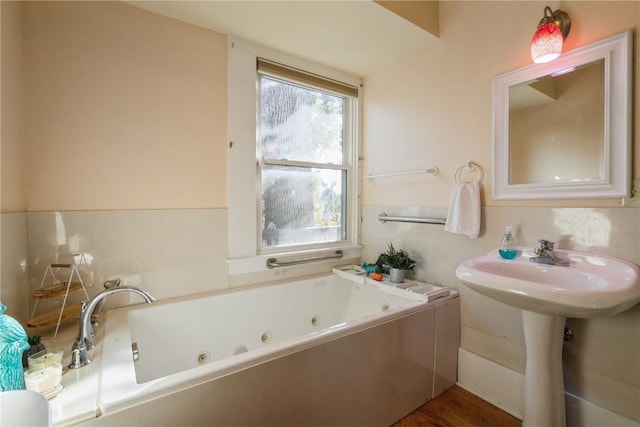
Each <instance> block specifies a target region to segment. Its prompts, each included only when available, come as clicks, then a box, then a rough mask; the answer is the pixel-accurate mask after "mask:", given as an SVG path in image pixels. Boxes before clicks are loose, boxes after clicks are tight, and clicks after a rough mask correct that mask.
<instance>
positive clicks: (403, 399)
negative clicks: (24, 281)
mask: <svg viewBox="0 0 640 427" xmlns="http://www.w3.org/2000/svg"><path fill="white" fill-rule="evenodd" d="M429 299H430V298H429V296H428V295H426V294H423V293H416V292H410V291H407V290H403V289H398V288H394V287H392V286H389V285H385V284H379V283H377V282H373V281H371V280H370V279H365V278H364V277H363V276H360V275H357V274H355V273H354V274H344V272H342V273H341V274H335V273H332V274H327V275H323V276H318V277H312V278H309V279H305V280H298V281H295V282H289V283H280V284H275V285H269V286H261V287H254V288H251V289H244V288H243V289H242V290H236V291H227V292H222V293H216V294H211V295H206V296H199V297H197V298H188V299H181V300H174V301H168V302H160V303H154V304H144V305H140V306H135V307H131V308H122V309H116V310H110V311H109V312H108V313H107V318H106V323H105V331H104V340H103V343H102V355H101V367H100V369H101V376H100V386H99V393H98V417H97V418H96V419H95V421H92V423H91V425H123V424H129V425H153V426H160V425H182V426H184V425H224V426H228V425H233V426H235V425H260V426H269V425H278V426H287V425H296V426H302V425H331V426H336V425H349V426H357V425H367V426H371V425H380V426H387V425H390V424H392V423H393V422H395V421H396V420H398V419H399V418H401V417H403V416H404V415H406V414H408V413H409V412H411V411H412V410H414V409H416V408H417V407H419V406H420V405H422V404H423V403H424V402H426V401H428V400H429V399H431V398H432V397H433V396H434V395H435V394H438V393H439V392H441V391H442V390H444V389H446V388H448V387H450V386H451V385H453V384H454V383H455V380H456V360H457V356H456V354H457V348H458V343H459V333H460V332H459V329H460V314H459V304H458V298H457V294H456V292H455V291H451V292H450V295H448V296H445V297H442V298H439V299H436V300H435V301H429ZM134 353H135V356H134ZM134 358H135V359H136V360H135V361H134Z"/></svg>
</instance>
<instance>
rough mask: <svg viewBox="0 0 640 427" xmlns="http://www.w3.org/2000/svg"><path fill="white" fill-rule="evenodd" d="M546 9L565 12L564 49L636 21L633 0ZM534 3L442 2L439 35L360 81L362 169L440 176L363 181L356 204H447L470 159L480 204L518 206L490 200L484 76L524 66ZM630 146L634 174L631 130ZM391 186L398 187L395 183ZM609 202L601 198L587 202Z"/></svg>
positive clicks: (638, 7) (637, 155)
mask: <svg viewBox="0 0 640 427" xmlns="http://www.w3.org/2000/svg"><path fill="white" fill-rule="evenodd" d="M549 6H551V7H552V8H558V7H560V6H561V8H562V9H563V10H565V11H567V12H568V13H569V14H570V15H571V18H572V20H573V26H572V29H571V33H570V34H569V37H568V39H567V42H566V44H565V49H567V50H569V49H573V48H576V47H580V46H584V45H585V44H588V43H591V42H594V41H597V40H599V39H602V38H605V37H608V36H611V35H615V34H618V33H621V32H623V31H626V30H630V29H636V30H637V28H638V26H639V24H638V22H639V21H640V3H639V2H551V3H549ZM543 9H544V5H541V4H540V3H539V2H448V1H447V2H441V3H440V39H439V40H438V41H437V42H436V43H434V44H433V45H432V47H430V48H428V49H426V50H425V51H424V52H422V53H421V54H420V55H416V56H415V57H412V58H409V59H407V61H405V62H403V63H401V64H398V65H397V66H394V67H390V68H389V69H388V70H386V71H385V72H383V73H378V74H377V75H375V76H373V77H371V78H369V79H367V80H366V82H365V83H366V85H365V109H366V111H365V118H366V120H367V123H365V126H364V146H365V155H364V157H365V161H364V164H363V173H364V175H368V174H377V173H383V172H396V171H403V170H417V169H425V168H426V167H431V166H438V167H439V168H440V171H441V173H440V175H439V176H437V177H433V178H428V179H427V178H424V177H421V178H415V179H407V180H403V181H402V182H400V181H398V180H386V181H382V180H377V181H367V182H365V183H364V195H363V197H364V199H363V200H364V203H365V204H388V203H399V204H403V203H404V204H407V203H411V204H418V205H422V204H425V205H430V204H447V203H448V202H449V197H450V194H451V189H452V186H453V182H454V178H453V177H454V173H455V171H456V169H457V168H458V167H459V166H461V165H462V164H464V163H465V162H467V161H469V160H473V161H474V162H476V163H478V164H480V165H481V166H482V167H483V169H484V170H485V171H486V172H487V174H486V176H485V180H484V183H483V184H484V190H485V196H486V197H485V199H484V204H486V205H488V206H490V205H498V204H502V205H505V204H510V205H514V204H517V203H516V202H502V203H499V202H497V201H493V200H492V199H491V197H490V196H491V192H492V186H491V180H492V176H491V167H492V125H491V123H492V115H491V114H492V109H491V108H492V107H491V106H492V86H491V84H492V83H491V79H492V78H493V76H495V75H498V74H501V73H504V72H506V71H509V70H513V69H516V68H519V67H521V66H524V65H528V64H530V63H531V58H530V54H529V46H530V44H529V43H530V40H531V36H532V35H533V31H534V30H535V26H536V24H537V22H538V20H539V19H540V18H541V17H542V12H543ZM634 52H635V57H636V58H637V57H640V43H637V41H636V43H635V46H634ZM633 77H634V81H635V82H638V81H640V67H635V74H634V76H633ZM635 87H636V90H635V92H634V100H635V104H634V105H636V106H637V105H640V91H639V90H638V89H637V88H638V85H637V84H636V86H635ZM639 110H640V109H638V108H635V111H634V112H633V117H634V120H633V121H634V123H633V126H634V128H635V129H638V128H639V126H640V111H639ZM633 146H634V165H635V166H634V174H635V177H640V172H639V171H640V143H639V142H638V138H637V134H636V135H634V138H633ZM391 152H393V153H394V155H393V156H391V155H390V153H391ZM399 183H400V184H401V188H400V189H396V186H397V185H398V184H399ZM612 203H615V202H611V201H604V202H603V201H600V202H596V204H595V205H596V206H603V205H605V206H607V205H609V206H610V205H612ZM527 204H529V205H534V204H537V205H539V204H540V203H527ZM542 205H547V206H548V205H550V203H549V202H543V203H542ZM556 205H557V203H556ZM560 205H577V206H582V205H584V203H582V202H578V203H576V202H562V203H560Z"/></svg>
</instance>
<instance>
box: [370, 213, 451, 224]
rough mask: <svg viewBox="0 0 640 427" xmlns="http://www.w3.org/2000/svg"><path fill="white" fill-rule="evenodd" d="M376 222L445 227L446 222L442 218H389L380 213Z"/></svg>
mask: <svg viewBox="0 0 640 427" xmlns="http://www.w3.org/2000/svg"><path fill="white" fill-rule="evenodd" d="M378 221H380V222H387V221H392V222H415V223H419V224H440V225H445V224H446V223H447V220H446V219H444V218H422V217H416V216H390V215H387V214H386V213H384V212H382V213H381V214H380V215H378Z"/></svg>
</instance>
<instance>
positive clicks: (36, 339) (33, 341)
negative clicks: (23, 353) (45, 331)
mask: <svg viewBox="0 0 640 427" xmlns="http://www.w3.org/2000/svg"><path fill="white" fill-rule="evenodd" d="M40 338H41V336H40V335H27V342H28V343H29V345H38V344H40Z"/></svg>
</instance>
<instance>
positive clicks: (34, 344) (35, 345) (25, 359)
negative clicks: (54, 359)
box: [22, 335, 46, 368]
mask: <svg viewBox="0 0 640 427" xmlns="http://www.w3.org/2000/svg"><path fill="white" fill-rule="evenodd" d="M27 342H28V343H29V345H30V346H31V347H29V348H28V349H27V350H25V351H24V352H23V353H22V366H23V367H24V368H26V367H28V366H29V356H33V355H34V354H36V353H39V352H41V351H43V350H46V348H45V346H44V344H43V343H42V342H41V341H40V335H27Z"/></svg>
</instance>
